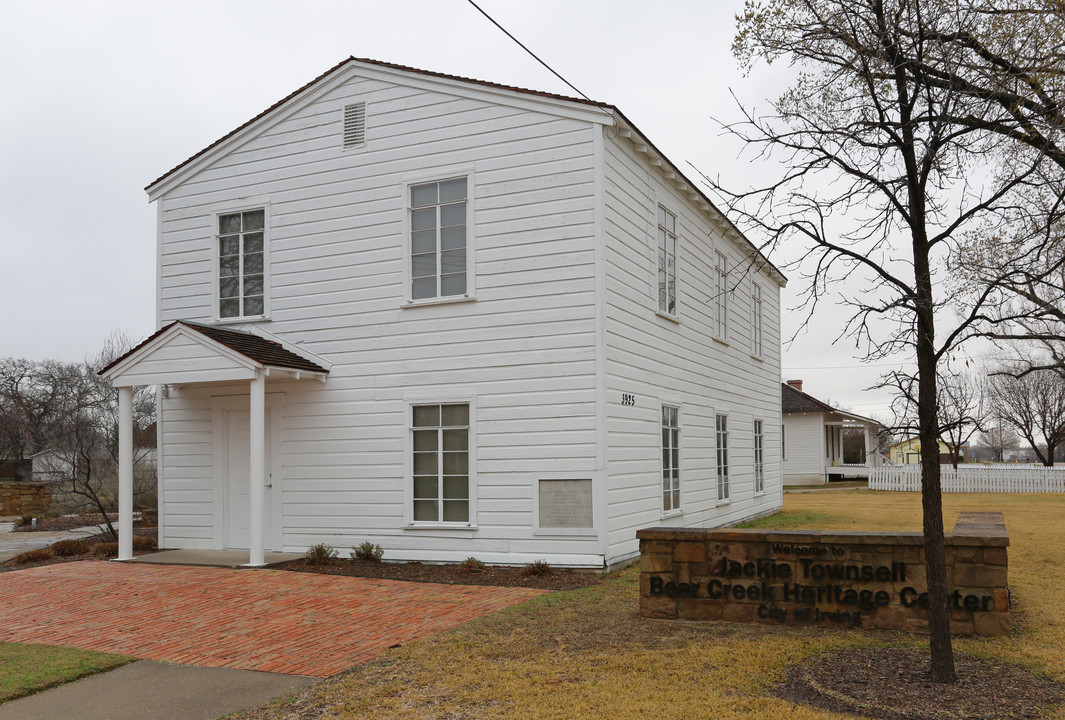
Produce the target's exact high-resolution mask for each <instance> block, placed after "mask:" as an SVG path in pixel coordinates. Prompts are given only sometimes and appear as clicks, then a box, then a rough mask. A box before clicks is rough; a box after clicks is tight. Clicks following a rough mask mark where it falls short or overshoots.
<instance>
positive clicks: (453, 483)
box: [444, 477, 470, 500]
mask: <svg viewBox="0 0 1065 720" xmlns="http://www.w3.org/2000/svg"><path fill="white" fill-rule="evenodd" d="M469 496H470V479H469V478H468V477H445V478H444V499H445V500H465V499H467V498H468V497H469Z"/></svg>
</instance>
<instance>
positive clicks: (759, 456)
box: [754, 420, 765, 493]
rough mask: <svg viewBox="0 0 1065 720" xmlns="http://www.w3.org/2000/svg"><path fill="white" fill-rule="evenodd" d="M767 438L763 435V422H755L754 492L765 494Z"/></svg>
mask: <svg viewBox="0 0 1065 720" xmlns="http://www.w3.org/2000/svg"><path fill="white" fill-rule="evenodd" d="M764 448H765V437H764V436H763V434H762V421H761V420H755V421H754V491H755V492H756V493H762V492H765V451H764Z"/></svg>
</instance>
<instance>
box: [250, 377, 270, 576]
mask: <svg viewBox="0 0 1065 720" xmlns="http://www.w3.org/2000/svg"><path fill="white" fill-rule="evenodd" d="M248 412H249V416H248V446H249V449H250V452H251V457H250V458H249V459H248V512H249V518H248V534H249V538H248V546H249V548H250V549H251V557H250V558H249V559H248V565H249V566H252V567H257V566H261V565H265V564H266V560H265V557H264V547H265V544H266V543H265V538H264V537H263V526H264V523H263V510H264V506H265V503H264V498H265V496H266V376H265V375H263V374H262V373H259V372H257V373H256V374H255V379H254V380H252V381H251V388H250V390H249V403H248Z"/></svg>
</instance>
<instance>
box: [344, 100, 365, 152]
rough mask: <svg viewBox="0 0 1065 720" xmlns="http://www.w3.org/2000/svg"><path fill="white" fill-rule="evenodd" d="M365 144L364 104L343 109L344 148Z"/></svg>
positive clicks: (355, 104)
mask: <svg viewBox="0 0 1065 720" xmlns="http://www.w3.org/2000/svg"><path fill="white" fill-rule="evenodd" d="M365 142H366V103H364V102H360V103H354V104H352V105H347V106H345V107H344V147H346V148H349V147H357V146H359V145H363V144H365Z"/></svg>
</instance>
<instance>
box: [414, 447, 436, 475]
mask: <svg viewBox="0 0 1065 720" xmlns="http://www.w3.org/2000/svg"><path fill="white" fill-rule="evenodd" d="M437 458H438V455H437V453H435V452H416V453H414V474H415V475H433V476H434V477H435V476H436V474H437V473H438V472H439V465H438V464H437Z"/></svg>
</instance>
